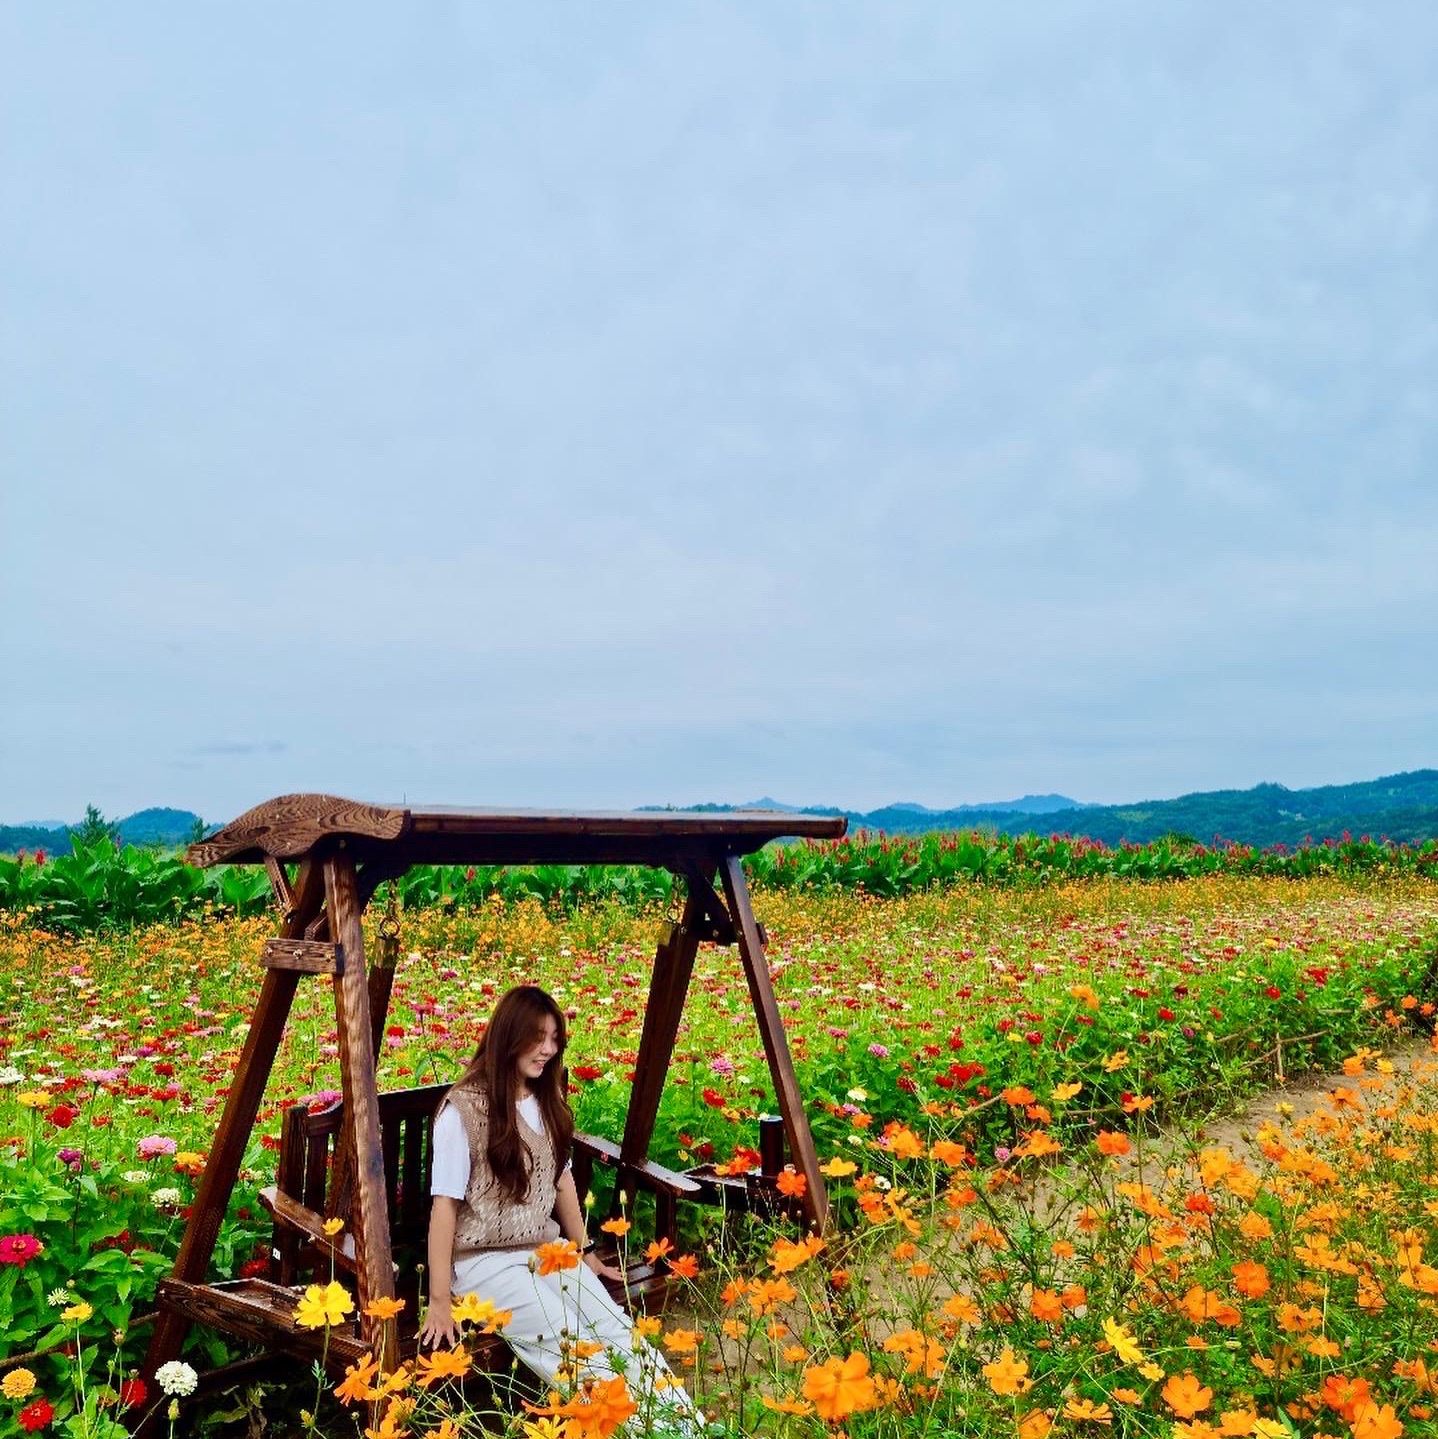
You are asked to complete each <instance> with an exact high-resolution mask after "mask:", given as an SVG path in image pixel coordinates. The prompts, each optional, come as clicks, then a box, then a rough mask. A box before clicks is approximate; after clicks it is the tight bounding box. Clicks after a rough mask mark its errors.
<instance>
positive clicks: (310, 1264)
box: [229, 1084, 701, 1362]
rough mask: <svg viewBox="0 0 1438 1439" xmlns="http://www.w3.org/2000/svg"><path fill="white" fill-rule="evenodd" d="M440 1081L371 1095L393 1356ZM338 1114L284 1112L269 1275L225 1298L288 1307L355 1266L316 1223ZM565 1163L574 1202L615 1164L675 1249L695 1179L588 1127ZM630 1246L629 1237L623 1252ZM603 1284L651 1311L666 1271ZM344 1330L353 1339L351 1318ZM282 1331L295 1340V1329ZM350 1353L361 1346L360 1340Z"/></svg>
mask: <svg viewBox="0 0 1438 1439" xmlns="http://www.w3.org/2000/svg"><path fill="white" fill-rule="evenodd" d="M448 1089H449V1086H448V1085H447V1084H430V1085H424V1086H421V1087H419V1088H415V1089H400V1090H390V1091H388V1092H385V1093H382V1094H380V1095H379V1115H380V1138H381V1144H382V1148H383V1154H384V1186H385V1198H386V1202H387V1205H388V1211H389V1215H390V1252H391V1256H392V1260H393V1263H394V1265H395V1270H396V1276H395V1292H396V1295H397V1296H398V1297H400V1298H402V1299H404V1300H405V1311H404V1313H403V1314H402V1315H401V1316H400V1323H399V1343H400V1353H401V1355H408V1354H411V1353H413V1350H414V1333H415V1328H416V1325H417V1322H418V1315H419V1301H420V1296H421V1288H422V1286H421V1284H420V1280H419V1271H418V1266H420V1265H422V1264H424V1263H425V1262H426V1244H427V1239H428V1234H429V1215H430V1195H429V1172H430V1164H431V1159H432V1146H433V1138H434V1115H435V1110H436V1108H437V1107H438V1105H439V1102H440V1100H441V1099H442V1098H443V1097H444V1095H445V1093H446V1091H447V1090H448ZM344 1120H345V1116H344V1101H343V1100H336V1101H335V1102H334V1103H332V1104H329V1105H326V1106H325V1107H324V1108H322V1109H315V1110H312V1109H310V1108H309V1107H308V1106H307V1105H303V1104H300V1105H294V1106H293V1107H291V1108H290V1109H287V1110H286V1111H285V1114H284V1118H283V1119H282V1121H281V1126H280V1150H279V1163H278V1166H277V1170H276V1175H275V1181H276V1182H275V1183H274V1184H273V1185H270V1186H269V1187H268V1188H266V1189H262V1190H261V1191H260V1202H261V1203H262V1204H263V1205H264V1206H265V1208H266V1209H267V1210H268V1211H269V1213H270V1215H271V1217H272V1218H273V1219H274V1237H273V1241H272V1246H271V1258H270V1275H269V1280H268V1281H260V1282H259V1283H258V1284H256V1285H252V1286H250V1287H248V1288H244V1287H240V1286H236V1288H235V1289H234V1290H233V1291H232V1293H231V1296H230V1300H229V1302H230V1303H231V1304H232V1305H235V1306H240V1305H245V1306H251V1307H259V1308H262V1309H263V1310H264V1311H265V1313H266V1314H267V1315H268V1314H270V1313H272V1312H273V1311H274V1309H275V1308H277V1307H283V1306H286V1305H287V1306H288V1311H289V1313H290V1314H291V1315H293V1313H294V1307H295V1305H296V1304H297V1303H298V1302H299V1297H300V1295H301V1294H302V1293H303V1292H304V1287H305V1285H306V1284H309V1283H315V1282H320V1281H323V1280H325V1279H327V1278H328V1276H329V1274H330V1272H331V1268H332V1267H333V1268H334V1269H335V1270H337V1271H343V1272H345V1273H349V1274H353V1273H354V1272H355V1260H354V1244H353V1240H352V1239H349V1237H348V1236H347V1234H346V1233H345V1231H344V1230H341V1231H340V1232H339V1233H338V1234H336V1235H335V1236H333V1237H331V1236H329V1235H327V1234H326V1233H325V1230H324V1226H325V1221H326V1217H327V1216H328V1217H331V1218H334V1217H339V1218H346V1217H347V1216H346V1214H345V1209H346V1208H347V1205H346V1196H345V1195H344V1194H343V1193H342V1192H338V1191H342V1190H343V1188H344V1181H343V1179H342V1177H341V1176H342V1174H343V1169H342V1166H340V1165H337V1164H336V1162H335V1160H336V1155H337V1152H338V1145H339V1141H340V1137H341V1136H342V1135H343V1133H344ZM572 1161H573V1168H574V1180H575V1187H576V1189H577V1190H578V1192H579V1196H580V1201H581V1203H582V1202H583V1200H584V1196H585V1195H586V1194H587V1193H588V1192H589V1190H590V1188H591V1186H592V1183H593V1176H594V1167H595V1165H596V1164H600V1165H606V1166H611V1167H613V1168H614V1169H615V1170H616V1171H617V1174H616V1177H617V1178H618V1180H619V1181H620V1183H622V1184H623V1185H625V1186H626V1187H628V1188H629V1189H631V1191H632V1190H641V1191H644V1192H647V1193H649V1194H651V1195H653V1197H654V1200H655V1234H654V1237H655V1239H657V1240H664V1239H667V1240H668V1241H669V1243H670V1245H671V1246H674V1247H675V1248H676V1249H677V1247H678V1243H679V1234H678V1213H677V1207H678V1203H679V1201H681V1200H696V1199H699V1198H700V1197H701V1186H700V1185H699V1183H697V1182H696V1181H695V1180H692V1179H690V1178H688V1177H687V1176H686V1175H683V1174H677V1173H675V1172H674V1171H673V1170H670V1169H666V1168H664V1166H662V1165H659V1164H655V1163H654V1162H653V1161H650V1160H646V1161H645V1162H644V1163H643V1164H639V1165H624V1164H622V1163H621V1162H620V1158H619V1146H618V1145H616V1144H612V1143H610V1141H608V1140H606V1139H600V1138H597V1137H595V1136H592V1135H587V1134H576V1135H575V1136H574V1148H573V1155H572ZM595 1237H596V1238H597V1239H599V1240H600V1241H601V1243H600V1247H599V1251H598V1252H599V1253H600V1255H601V1256H602V1257H603V1258H604V1259H605V1261H606V1262H607V1263H610V1264H614V1265H616V1266H617V1264H618V1261H619V1257H620V1256H619V1251H618V1246H617V1244H616V1243H615V1242H614V1241H613V1240H612V1239H611V1237H610V1236H609V1235H607V1234H598V1235H596V1236H595ZM347 1241H348V1242H347ZM633 1249H634V1246H633V1245H630V1246H629V1250H630V1252H631V1254H632V1252H633ZM604 1283H605V1286H606V1287H607V1288H608V1290H609V1292H610V1294H611V1295H612V1296H613V1297H614V1299H615V1300H616V1302H618V1303H619V1304H622V1305H624V1306H626V1307H627V1308H629V1309H630V1310H631V1311H635V1312H658V1311H660V1310H661V1309H662V1308H663V1306H664V1304H665V1301H666V1299H667V1297H668V1293H669V1289H670V1286H671V1285H672V1283H673V1276H671V1275H670V1274H669V1273H668V1272H667V1271H666V1270H664V1269H663V1268H662V1267H658V1266H655V1265H652V1264H647V1263H643V1262H637V1263H636V1262H631V1263H630V1264H629V1265H628V1267H627V1269H626V1271H625V1277H624V1279H623V1280H605V1281H604ZM348 1328H349V1329H350V1330H353V1331H354V1337H355V1338H356V1340H358V1330H357V1329H355V1326H353V1325H351V1326H348ZM333 1332H335V1331H332V1333H333ZM291 1339H292V1342H299V1343H303V1341H302V1340H299V1339H298V1336H291ZM479 1351H484V1352H485V1353H487V1354H488V1353H491V1352H492V1354H493V1356H494V1357H496V1358H498V1359H499V1360H501V1362H507V1357H508V1349H507V1347H506V1346H505V1344H504V1342H503V1339H502V1338H501V1337H498V1336H487V1337H486V1338H484V1339H482V1340H481V1341H480V1342H479V1344H478V1345H477V1346H476V1352H479ZM359 1352H361V1353H362V1352H364V1349H363V1346H362V1345H361V1347H360V1351H359ZM316 1353H318V1350H316Z"/></svg>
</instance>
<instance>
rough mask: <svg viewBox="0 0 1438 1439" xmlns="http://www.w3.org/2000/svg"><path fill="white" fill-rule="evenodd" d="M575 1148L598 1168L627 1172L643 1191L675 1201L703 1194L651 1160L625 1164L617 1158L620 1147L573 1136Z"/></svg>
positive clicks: (593, 1137)
mask: <svg viewBox="0 0 1438 1439" xmlns="http://www.w3.org/2000/svg"><path fill="white" fill-rule="evenodd" d="M574 1147H575V1148H576V1149H583V1150H585V1151H586V1152H587V1153H588V1154H589V1155H590V1157H591V1158H593V1159H594V1160H596V1161H597V1162H598V1163H600V1164H608V1165H612V1166H613V1167H615V1168H623V1169H626V1170H628V1172H629V1173H630V1174H632V1175H633V1176H634V1178H635V1179H636V1180H638V1181H639V1183H640V1184H642V1185H644V1186H645V1187H646V1188H649V1189H662V1190H663V1191H664V1192H665V1193H666V1194H671V1195H673V1196H674V1198H676V1199H694V1198H696V1197H697V1196H698V1195H699V1194H700V1193H701V1192H702V1186H701V1185H699V1184H698V1183H696V1182H695V1181H694V1180H692V1179H690V1177H689V1176H688V1175H687V1174H680V1173H679V1172H678V1171H677V1170H673V1169H666V1168H665V1167H664V1166H663V1165H662V1164H655V1162H654V1161H653V1160H652V1159H646V1160H645V1161H644V1162H643V1163H642V1164H625V1163H624V1161H623V1160H622V1159H621V1158H620V1157H619V1146H618V1145H617V1144H615V1143H613V1142H612V1141H610V1140H608V1139H600V1138H599V1137H598V1136H597V1135H594V1134H576V1135H575V1136H574Z"/></svg>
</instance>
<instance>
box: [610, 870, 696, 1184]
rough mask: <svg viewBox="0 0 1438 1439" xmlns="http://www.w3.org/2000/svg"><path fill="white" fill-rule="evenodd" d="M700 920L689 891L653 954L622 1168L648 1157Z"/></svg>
mask: <svg viewBox="0 0 1438 1439" xmlns="http://www.w3.org/2000/svg"><path fill="white" fill-rule="evenodd" d="M703 914H704V909H703V906H702V904H701V903H700V901H699V899H698V898H697V897H696V895H695V893H694V890H693V888H692V886H691V888H690V891H689V896H688V898H687V899H686V900H685V901H684V915H683V918H682V919H681V920H680V922H679V927H678V928H677V929H675V930H672V931H671V932H670V933H668V934H667V935H665V937H664V938H663V939H662V940H661V941H660V944H659V947H658V949H656V950H655V953H654V974H653V977H652V979H651V980H650V982H649V1000H648V1003H647V1004H646V1005H645V1008H644V1029H643V1033H642V1034H641V1035H640V1039H639V1055H640V1058H641V1059H642V1061H643V1067H642V1068H640V1069H639V1070H638V1071H637V1072H636V1074H635V1076H634V1088H633V1090H632V1091H631V1092H630V1097H629V1113H628V1114H627V1115H626V1116H625V1119H624V1138H623V1140H622V1141H621V1143H620V1146H619V1159H620V1163H621V1164H643V1163H644V1161H645V1160H646V1159H647V1158H648V1157H649V1141H650V1140H651V1139H653V1138H654V1121H655V1120H656V1119H657V1118H658V1115H659V1101H660V1100H661V1099H662V1098H663V1097H664V1082H665V1080H666V1079H668V1077H669V1063H670V1061H671V1060H672V1059H673V1058H674V1040H675V1038H676V1036H677V1035H678V1033H679V1019H680V1016H681V1015H682V1014H683V1013H684V997H685V996H686V995H687V994H688V993H689V980H690V977H691V976H692V975H693V973H694V957H695V955H696V954H698V952H699V933H698V929H697V926H698V924H699V921H700V919H701V918H702V917H703Z"/></svg>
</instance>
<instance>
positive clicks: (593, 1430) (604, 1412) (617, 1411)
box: [562, 1375, 639, 1439]
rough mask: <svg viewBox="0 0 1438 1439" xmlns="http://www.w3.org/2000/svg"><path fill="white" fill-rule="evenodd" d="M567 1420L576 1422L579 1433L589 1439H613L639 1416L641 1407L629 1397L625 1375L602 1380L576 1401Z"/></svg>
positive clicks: (570, 1404)
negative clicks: (626, 1423)
mask: <svg viewBox="0 0 1438 1439" xmlns="http://www.w3.org/2000/svg"><path fill="white" fill-rule="evenodd" d="M562 1412H564V1413H565V1414H566V1417H568V1418H571V1419H573V1420H575V1422H576V1423H577V1424H578V1425H579V1432H580V1433H581V1434H583V1435H584V1436H585V1439H589V1436H591V1435H597V1436H598V1439H609V1436H610V1435H611V1434H613V1433H614V1431H615V1430H616V1429H618V1428H619V1427H620V1425H622V1424H623V1423H625V1421H626V1420H628V1419H630V1418H631V1417H632V1416H633V1415H635V1414H637V1413H638V1412H639V1406H638V1405H637V1404H636V1403H635V1402H634V1400H633V1399H631V1398H630V1397H629V1386H628V1385H627V1384H626V1383H625V1382H624V1379H623V1377H622V1376H621V1375H616V1376H615V1377H614V1378H613V1379H601V1380H599V1381H598V1382H597V1383H595V1384H594V1385H593V1386H592V1387H591V1388H590V1389H589V1391H588V1393H586V1394H585V1395H583V1396H582V1397H581V1398H579V1399H572V1400H570V1402H569V1403H568V1404H567V1405H565V1406H564V1410H563V1411H562Z"/></svg>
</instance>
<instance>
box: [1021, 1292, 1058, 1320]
mask: <svg viewBox="0 0 1438 1439" xmlns="http://www.w3.org/2000/svg"><path fill="white" fill-rule="evenodd" d="M1029 1313H1030V1314H1032V1315H1033V1316H1034V1318H1035V1319H1037V1320H1040V1321H1041V1322H1042V1323H1044V1324H1062V1323H1063V1317H1064V1303H1063V1300H1062V1299H1060V1298H1059V1297H1058V1295H1057V1294H1056V1293H1055V1292H1054V1291H1053V1290H1052V1289H1035V1290H1034V1292H1033V1295H1032V1297H1031V1298H1030V1299H1029Z"/></svg>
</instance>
